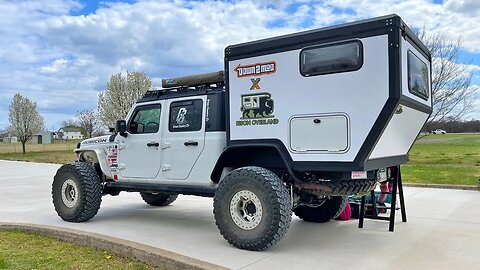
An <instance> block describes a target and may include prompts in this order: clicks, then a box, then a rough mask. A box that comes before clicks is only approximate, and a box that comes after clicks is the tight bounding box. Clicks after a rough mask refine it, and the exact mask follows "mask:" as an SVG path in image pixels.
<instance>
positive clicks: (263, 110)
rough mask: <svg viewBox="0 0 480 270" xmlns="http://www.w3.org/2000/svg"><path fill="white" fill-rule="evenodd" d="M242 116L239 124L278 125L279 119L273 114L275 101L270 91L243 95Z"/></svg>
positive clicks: (237, 123)
mask: <svg viewBox="0 0 480 270" xmlns="http://www.w3.org/2000/svg"><path fill="white" fill-rule="evenodd" d="M241 99H242V106H241V109H240V110H241V112H242V117H240V120H238V121H237V122H236V125H237V126H256V125H276V124H278V119H277V118H275V115H273V110H274V102H273V99H272V95H271V94H270V93H255V94H246V95H242V96H241Z"/></svg>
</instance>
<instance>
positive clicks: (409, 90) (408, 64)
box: [407, 49, 430, 101]
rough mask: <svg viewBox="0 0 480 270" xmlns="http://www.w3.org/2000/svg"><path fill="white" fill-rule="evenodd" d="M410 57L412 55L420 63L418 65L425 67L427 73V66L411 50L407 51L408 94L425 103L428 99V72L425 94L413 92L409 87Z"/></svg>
mask: <svg viewBox="0 0 480 270" xmlns="http://www.w3.org/2000/svg"><path fill="white" fill-rule="evenodd" d="M410 55H412V56H413V57H415V58H417V60H418V61H420V63H422V64H424V65H425V67H427V71H428V65H427V64H426V63H425V62H423V61H422V59H420V57H418V56H417V55H416V54H415V53H414V52H413V51H412V50H410V49H409V50H407V87H408V92H410V94H412V95H415V96H417V97H419V98H421V99H423V100H425V101H427V100H428V99H429V98H430V72H428V74H427V94H426V95H424V94H423V93H421V92H417V91H414V90H412V88H411V85H410V62H411V60H410V57H409V56H410Z"/></svg>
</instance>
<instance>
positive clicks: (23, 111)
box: [8, 94, 44, 154]
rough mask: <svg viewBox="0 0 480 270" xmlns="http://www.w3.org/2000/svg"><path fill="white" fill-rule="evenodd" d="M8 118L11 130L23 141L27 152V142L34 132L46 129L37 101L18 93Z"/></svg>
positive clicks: (11, 105) (23, 146) (23, 147)
mask: <svg viewBox="0 0 480 270" xmlns="http://www.w3.org/2000/svg"><path fill="white" fill-rule="evenodd" d="M8 119H9V120H10V124H11V128H10V130H11V131H12V133H13V134H14V135H15V136H17V138H18V139H19V140H20V141H21V142H22V149H23V153H24V154H25V152H26V151H25V143H26V142H27V141H28V140H30V139H31V138H32V136H33V134H35V133H37V132H40V131H42V130H43V129H44V120H43V117H42V116H41V115H40V114H39V113H38V111H37V103H36V102H32V101H31V100H30V99H28V98H26V97H23V96H22V95H20V94H16V95H15V96H14V97H13V100H12V103H11V104H10V108H9V113H8Z"/></svg>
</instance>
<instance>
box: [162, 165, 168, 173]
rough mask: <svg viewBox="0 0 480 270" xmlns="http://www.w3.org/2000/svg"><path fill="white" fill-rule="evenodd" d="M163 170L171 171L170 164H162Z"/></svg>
mask: <svg viewBox="0 0 480 270" xmlns="http://www.w3.org/2000/svg"><path fill="white" fill-rule="evenodd" d="M161 170H162V172H164V171H168V170H170V164H162V167H161Z"/></svg>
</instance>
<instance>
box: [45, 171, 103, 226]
mask: <svg viewBox="0 0 480 270" xmlns="http://www.w3.org/2000/svg"><path fill="white" fill-rule="evenodd" d="M68 180H73V182H74V183H75V186H76V191H75V196H76V202H75V203H74V205H73V206H72V207H67V205H66V204H65V202H64V201H63V199H62V186H63V185H64V184H65V182H66V181H68ZM69 182H71V181H69ZM63 192H65V191H63ZM52 199H53V205H54V206H55V211H56V212H57V214H58V216H60V217H61V218H62V219H63V220H65V221H68V222H84V221H87V220H89V219H91V218H93V217H94V216H95V215H96V214H97V212H98V209H100V204H101V203H102V185H101V180H100V177H99V176H98V173H97V171H95V168H93V167H92V166H91V165H90V164H88V163H85V162H74V163H71V164H65V165H63V166H62V167H60V169H58V171H57V173H56V175H55V177H54V178H53V184H52Z"/></svg>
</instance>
